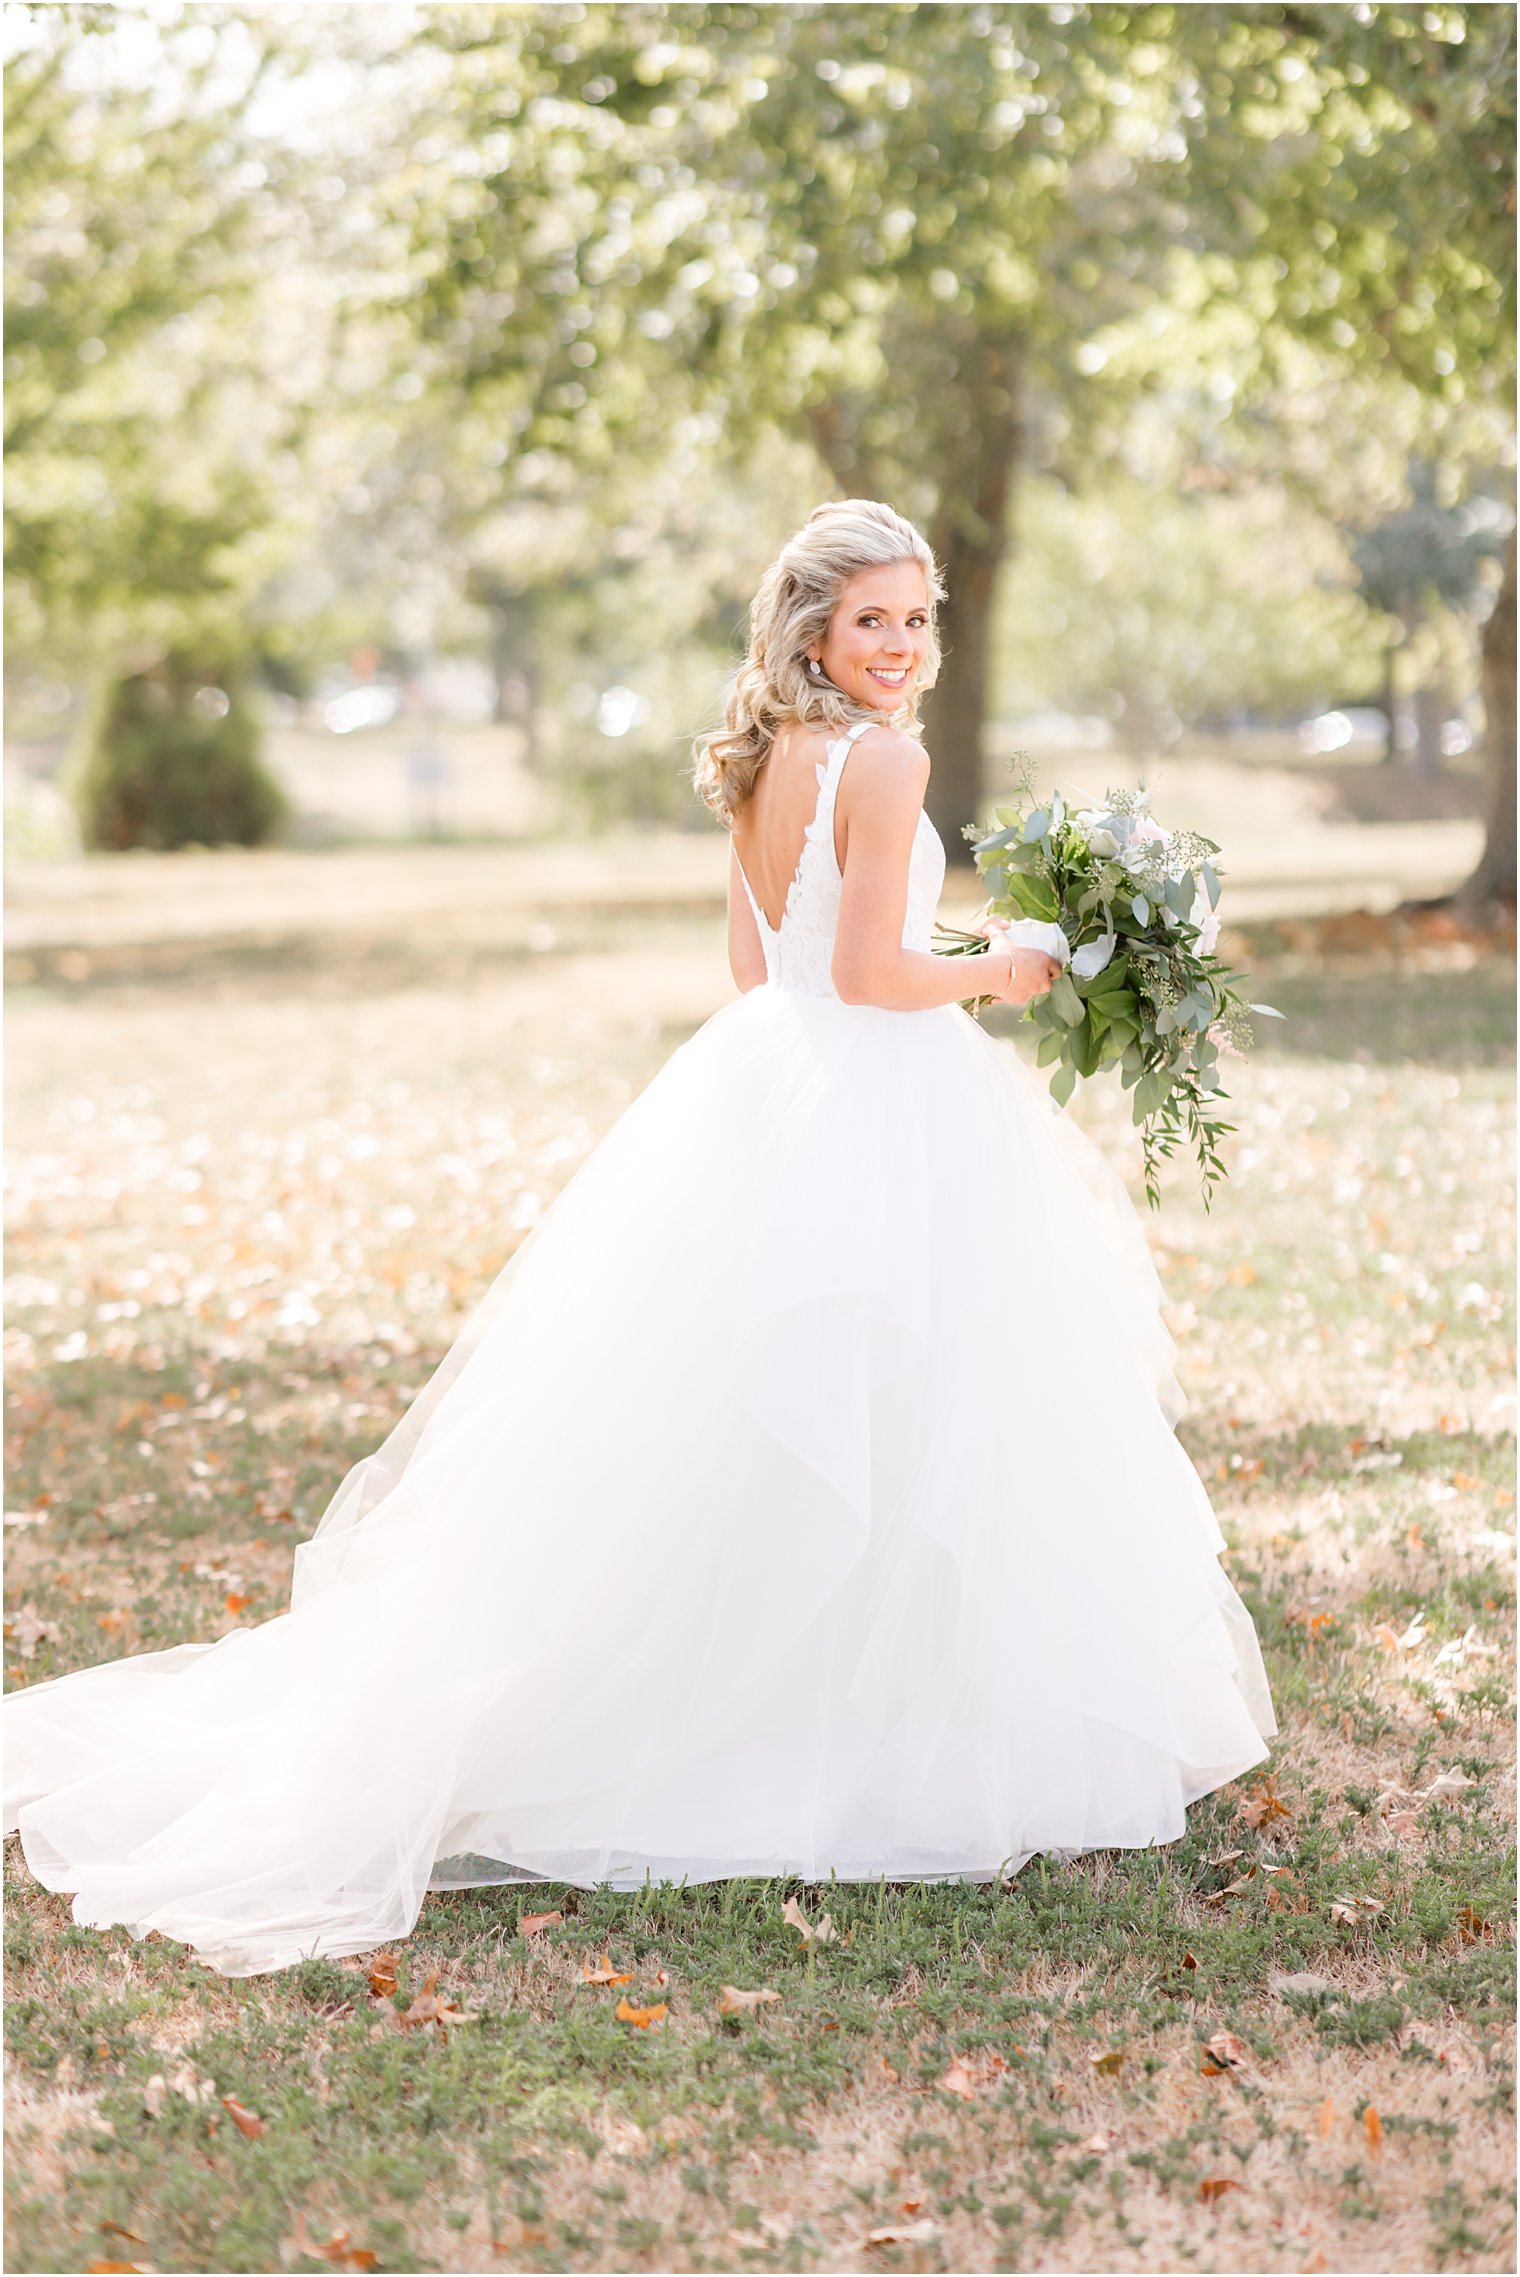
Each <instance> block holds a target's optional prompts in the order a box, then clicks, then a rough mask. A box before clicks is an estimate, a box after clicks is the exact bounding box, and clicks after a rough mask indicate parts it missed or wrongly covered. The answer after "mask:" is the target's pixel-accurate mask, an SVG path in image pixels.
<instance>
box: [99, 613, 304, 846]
mask: <svg viewBox="0 0 1520 2277" xmlns="http://www.w3.org/2000/svg"><path fill="white" fill-rule="evenodd" d="M260 733H261V731H260V725H259V718H258V712H257V709H256V706H255V704H254V701H253V695H252V690H251V688H250V686H249V682H248V677H247V672H246V668H245V667H244V666H242V665H241V664H239V663H234V662H232V661H229V660H228V659H227V658H226V657H218V656H211V655H207V654H205V653H203V652H197V653H193V654H192V653H171V654H170V655H168V656H165V657H162V658H160V659H159V661H158V662H157V663H155V664H152V665H150V666H149V667H148V668H147V670H146V671H143V672H133V673H129V674H127V675H126V676H125V677H123V678H122V679H120V680H117V681H116V682H115V683H114V684H113V685H112V686H111V687H110V688H109V689H108V690H107V691H106V694H105V698H104V700H103V702H102V703H101V705H100V707H99V710H98V713H97V715H96V719H95V723H94V728H93V732H92V734H91V737H90V743H89V748H88V750H87V752H86V754H85V759H84V764H83V766H82V768H81V770H80V773H79V777H78V781H77V784H76V788H75V802H76V804H77V806H78V809H79V827H80V831H81V834H82V836H83V838H84V842H85V844H86V845H87V846H93V847H98V848H101V849H103V850H105V851H107V852H113V853H120V852H124V851H125V850H126V849H127V848H128V847H133V846H148V847H155V848H159V849H162V850H167V849H170V848H173V847H176V846H226V845H233V846H258V845H261V844H263V842H264V841H265V840H266V839H268V838H270V837H272V836H273V834H274V832H275V830H276V829H277V828H278V826H279V824H280V822H281V821H282V820H283V818H284V814H285V803H286V802H285V796H284V793H283V792H282V791H281V789H280V787H279V785H278V784H277V783H276V782H275V780H274V778H273V776H272V775H270V774H269V773H268V772H267V770H266V769H265V767H264V765H263V763H262V761H261V759H260V757H259V743H260Z"/></svg>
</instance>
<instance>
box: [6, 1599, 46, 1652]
mask: <svg viewBox="0 0 1520 2277" xmlns="http://www.w3.org/2000/svg"><path fill="white" fill-rule="evenodd" d="M5 1633H6V1635H7V1636H8V1637H9V1638H10V1639H11V1640H12V1642H13V1643H14V1644H15V1646H16V1649H17V1651H18V1652H19V1653H20V1655H21V1657H22V1659H23V1660H30V1659H31V1657H32V1654H33V1653H34V1652H35V1651H36V1650H37V1647H38V1646H39V1645H40V1644H46V1643H48V1642H50V1641H51V1640H52V1639H54V1638H56V1636H57V1634H58V1631H57V1630H56V1629H55V1628H54V1626H53V1625H52V1623H51V1622H50V1621H44V1620H43V1619H42V1617H41V1615H40V1614H39V1613H38V1611H37V1608H36V1606H35V1605H32V1604H26V1605H21V1606H18V1607H17V1609H16V1611H15V1613H13V1614H12V1616H11V1618H10V1619H9V1620H8V1621H7V1622H6V1624H5Z"/></svg>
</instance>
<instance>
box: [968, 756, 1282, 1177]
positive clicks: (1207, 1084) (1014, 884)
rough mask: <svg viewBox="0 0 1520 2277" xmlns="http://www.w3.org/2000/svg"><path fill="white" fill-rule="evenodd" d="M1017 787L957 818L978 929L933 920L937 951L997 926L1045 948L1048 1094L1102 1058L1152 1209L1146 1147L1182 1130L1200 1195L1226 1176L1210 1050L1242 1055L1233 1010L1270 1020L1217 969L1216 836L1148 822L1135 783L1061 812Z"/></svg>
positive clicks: (1038, 1000)
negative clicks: (982, 901)
mask: <svg viewBox="0 0 1520 2277" xmlns="http://www.w3.org/2000/svg"><path fill="white" fill-rule="evenodd" d="M1019 788H1020V790H1021V791H1022V792H1023V793H1024V795H1025V798H1026V799H1027V800H1028V802H1029V804H1028V806H1027V808H1026V807H1017V808H1012V809H1010V808H998V809H995V810H994V811H995V820H996V824H997V827H996V829H994V830H993V832H992V833H991V835H990V836H988V837H980V836H979V835H978V833H977V830H976V827H975V825H972V826H970V827H968V829H967V831H966V836H967V837H968V838H969V839H971V840H972V841H973V843H974V846H975V852H976V864H977V868H978V869H979V870H980V871H981V872H982V875H983V877H984V878H985V879H986V881H987V883H988V885H989V887H990V888H991V895H990V899H989V900H988V902H987V906H986V908H985V910H984V911H983V912H982V914H981V917H980V918H979V920H978V924H979V927H980V930H978V931H976V932H972V933H963V932H960V931H958V930H956V929H955V928H953V927H950V926H944V925H942V926H940V927H939V929H938V933H939V939H938V942H937V946H938V947H939V949H940V953H941V954H943V955H946V956H967V955H970V954H971V953H972V952H973V951H975V950H979V949H984V948H985V947H986V945H987V939H988V936H989V934H993V935H997V934H1001V935H1003V936H1004V937H1006V938H1007V940H1008V942H1009V944H1010V946H1011V947H1013V948H1039V949H1043V950H1045V952H1046V954H1047V955H1049V956H1052V957H1055V958H1056V959H1057V960H1058V961H1059V962H1060V963H1061V965H1062V966H1063V968H1064V969H1063V971H1062V972H1061V973H1060V974H1059V976H1058V977H1057V979H1056V980H1055V981H1054V982H1053V983H1052V985H1051V987H1050V988H1049V989H1048V990H1047V991H1046V992H1045V993H1044V994H1043V995H1040V996H1037V997H1035V998H1034V999H1033V1000H1032V1002H1031V1003H1030V1005H1029V1006H1028V1017H1029V1018H1030V1019H1032V1020H1033V1021H1034V1023H1035V1025H1036V1026H1037V1027H1038V1028H1039V1029H1040V1030H1041V1031H1042V1033H1041V1036H1040V1043H1039V1049H1038V1051H1037V1053H1036V1055H1035V1056H1036V1059H1037V1061H1038V1063H1039V1065H1040V1066H1041V1067H1049V1066H1050V1065H1051V1064H1052V1063H1053V1062H1054V1063H1057V1064H1056V1072H1055V1074H1054V1076H1053V1077H1052V1078H1051V1085H1050V1089H1051V1095H1052V1097H1053V1098H1055V1099H1056V1100H1057V1101H1058V1102H1059V1103H1060V1104H1061V1105H1062V1106H1064V1105H1065V1103H1066V1101H1067V1100H1068V1099H1069V1098H1070V1097H1071V1094H1072V1090H1073V1088H1074V1086H1075V1084H1076V1080H1077V1077H1078V1076H1079V1075H1095V1074H1096V1073H1097V1071H1098V1069H1099V1068H1100V1067H1108V1066H1110V1065H1113V1064H1117V1066H1118V1069H1119V1077H1120V1081H1121V1082H1122V1083H1123V1084H1124V1086H1125V1088H1126V1090H1132V1091H1133V1092H1134V1095H1135V1097H1134V1120H1135V1122H1136V1123H1137V1124H1138V1125H1139V1127H1140V1132H1141V1138H1142V1143H1143V1148H1144V1160H1145V1193H1146V1199H1147V1201H1148V1202H1149V1203H1150V1206H1151V1208H1152V1209H1156V1208H1158V1207H1159V1205H1160V1199H1161V1196H1160V1189H1159V1183H1158V1178H1159V1167H1160V1164H1161V1161H1162V1160H1163V1158H1169V1157H1170V1156H1171V1155H1172V1154H1173V1153H1174V1152H1175V1150H1176V1147H1177V1145H1178V1143H1179V1141H1180V1140H1181V1139H1182V1138H1183V1137H1184V1136H1186V1137H1187V1138H1189V1139H1190V1140H1191V1141H1192V1143H1193V1145H1194V1147H1195V1148H1196V1151H1197V1157H1198V1165H1199V1169H1200V1172H1201V1174H1202V1181H1203V1186H1202V1191H1203V1204H1204V1208H1205V1209H1207V1208H1208V1206H1209V1199H1210V1195H1211V1192H1212V1189H1213V1186H1214V1183H1215V1181H1216V1180H1217V1179H1219V1178H1222V1177H1224V1176H1225V1175H1226V1172H1225V1168H1224V1164H1223V1162H1222V1161H1221V1159H1220V1153H1219V1141H1220V1139H1221V1138H1222V1137H1223V1136H1224V1135H1225V1133H1226V1132H1229V1131H1233V1129H1234V1128H1235V1126H1234V1124H1233V1123H1226V1122H1222V1121H1221V1120H1220V1119H1219V1118H1218V1116H1217V1115H1216V1114H1215V1113H1214V1111H1213V1109H1214V1107H1215V1105H1216V1103H1217V1102H1219V1101H1221V1100H1223V1099H1224V1098H1226V1097H1227V1096H1228V1094H1227V1093H1226V1092H1224V1091H1223V1090H1222V1089H1221V1088H1220V1083H1219V1056H1220V1054H1221V1052H1223V1053H1225V1054H1227V1055H1229V1056H1231V1057H1234V1058H1240V1057H1242V1056H1243V1055H1244V1053H1245V1051H1246V1050H1247V1049H1248V1047H1249V1046H1250V1043H1251V1041H1252V1029H1251V1023H1250V1020H1249V1019H1248V1017H1247V1014H1248V1013H1251V1012H1257V1013H1261V1014H1264V1015H1266V1016H1267V1017H1269V1018H1271V1019H1274V1020H1280V1019H1281V1018H1282V1014H1281V1013H1280V1012H1278V1011H1276V1010H1275V1008H1274V1007H1273V1006H1272V1005H1270V1004H1249V1003H1247V1002H1246V1001H1245V1000H1244V999H1243V998H1242V997H1241V996H1239V995H1238V994H1237V993H1236V991H1235V989H1234V988H1233V986H1232V985H1231V984H1232V982H1234V981H1237V980H1243V979H1244V978H1245V975H1244V974H1243V973H1236V972H1228V971H1226V970H1225V967H1224V965H1223V963H1222V962H1221V960H1220V959H1219V958H1218V957H1216V955H1215V954H1214V949H1215V944H1216V942H1217V941H1218V938H1219V914H1218V911H1219V881H1220V876H1221V871H1220V869H1219V867H1218V866H1217V865H1216V863H1215V862H1214V860H1213V858H1212V857H1213V856H1214V855H1216V854H1217V853H1218V852H1219V848H1218V847H1217V846H1216V845H1215V843H1214V841H1213V839H1212V838H1204V837H1202V836H1201V835H1200V834H1199V832H1197V831H1196V830H1165V829H1163V828H1162V826H1161V824H1160V823H1159V822H1157V821H1156V820H1155V819H1154V817H1153V816H1152V814H1151V812H1150V793H1149V791H1147V790H1146V789H1144V787H1143V786H1142V788H1141V789H1140V790H1138V791H1108V792H1105V794H1104V800H1103V804H1102V805H1101V806H1089V807H1082V808H1078V809H1075V810H1074V809H1072V808H1070V807H1068V806H1067V804H1066V802H1065V800H1064V799H1063V798H1062V796H1061V794H1060V792H1059V791H1056V792H1054V793H1053V794H1052V796H1051V797H1050V799H1049V800H1048V801H1047V802H1046V803H1045V804H1044V805H1043V806H1041V805H1037V804H1035V803H1034V799H1035V793H1034V787H1033V785H1032V783H1031V782H1030V780H1029V778H1028V775H1027V773H1026V774H1024V775H1022V776H1021V777H1020V780H1019ZM984 1001H988V1000H987V999H980V1000H978V1002H977V1003H976V1004H975V1005H974V1006H973V1010H975V1011H979V1010H980V1008H981V1003H982V1002H984Z"/></svg>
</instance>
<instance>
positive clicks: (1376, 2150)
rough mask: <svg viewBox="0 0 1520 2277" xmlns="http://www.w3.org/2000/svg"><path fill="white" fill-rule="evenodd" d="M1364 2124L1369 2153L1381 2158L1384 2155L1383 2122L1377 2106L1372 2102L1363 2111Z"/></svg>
mask: <svg viewBox="0 0 1520 2277" xmlns="http://www.w3.org/2000/svg"><path fill="white" fill-rule="evenodd" d="M1362 2126H1363V2129H1364V2130H1365V2132H1366V2136H1367V2150H1368V2153H1369V2155H1370V2156H1371V2157H1373V2158H1381V2157H1382V2155H1383V2122H1382V2120H1381V2119H1380V2118H1379V2117H1378V2114H1377V2110H1376V2107H1375V2106H1374V2105H1373V2104H1371V2103H1369V2104H1368V2106H1367V2108H1366V2110H1365V2111H1364V2112H1363V2113H1362Z"/></svg>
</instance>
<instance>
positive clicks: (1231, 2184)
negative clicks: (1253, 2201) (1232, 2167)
mask: <svg viewBox="0 0 1520 2277" xmlns="http://www.w3.org/2000/svg"><path fill="white" fill-rule="evenodd" d="M1240 2187H1241V2185H1240V2184H1239V2183H1238V2182H1237V2181H1235V2179H1234V2178H1233V2176H1231V2175H1228V2174H1209V2175H1205V2177H1204V2179H1203V2180H1202V2182H1200V2183H1199V2185H1198V2195H1199V2197H1200V2198H1201V2199H1202V2200H1203V2203H1204V2204H1205V2205H1206V2206H1212V2205H1213V2203H1214V2201H1215V2200H1216V2199H1217V2198H1222V2197H1223V2196H1224V2194H1225V2192H1226V2191H1227V2190H1238V2189H1240Z"/></svg>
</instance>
